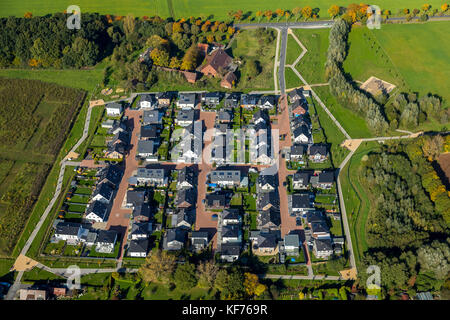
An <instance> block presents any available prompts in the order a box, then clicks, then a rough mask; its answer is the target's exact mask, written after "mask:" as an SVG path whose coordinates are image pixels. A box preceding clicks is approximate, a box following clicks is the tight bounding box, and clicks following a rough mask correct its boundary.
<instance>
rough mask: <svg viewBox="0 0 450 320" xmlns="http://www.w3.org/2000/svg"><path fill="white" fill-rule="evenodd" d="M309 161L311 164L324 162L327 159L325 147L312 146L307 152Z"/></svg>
mask: <svg viewBox="0 0 450 320" xmlns="http://www.w3.org/2000/svg"><path fill="white" fill-rule="evenodd" d="M308 155H309V160H311V161H313V162H324V161H325V160H326V159H328V151H327V146H326V145H322V144H313V145H311V146H310V147H309V150H308Z"/></svg>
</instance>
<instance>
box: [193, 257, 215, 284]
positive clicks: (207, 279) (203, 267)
mask: <svg viewBox="0 0 450 320" xmlns="http://www.w3.org/2000/svg"><path fill="white" fill-rule="evenodd" d="M197 271H198V286H199V287H201V288H212V287H213V286H214V281H215V280H216V276H217V273H218V271H219V267H218V266H217V265H216V264H215V263H214V261H212V260H211V261H205V262H201V263H200V264H199V265H198V267H197Z"/></svg>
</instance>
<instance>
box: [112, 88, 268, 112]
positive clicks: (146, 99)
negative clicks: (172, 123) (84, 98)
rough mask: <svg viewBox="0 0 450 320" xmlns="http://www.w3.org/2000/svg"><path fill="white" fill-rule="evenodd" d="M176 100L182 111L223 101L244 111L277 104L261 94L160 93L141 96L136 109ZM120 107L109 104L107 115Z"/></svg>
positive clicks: (119, 110) (145, 108)
mask: <svg viewBox="0 0 450 320" xmlns="http://www.w3.org/2000/svg"><path fill="white" fill-rule="evenodd" d="M175 100H176V105H177V107H178V108H180V109H182V110H188V109H194V108H195V107H196V106H197V105H198V104H199V103H200V104H202V105H204V106H207V107H210V108H215V107H217V106H218V105H219V104H220V103H221V101H222V100H224V107H225V108H232V109H234V108H237V107H242V108H245V109H253V108H260V109H267V110H270V109H272V108H274V107H275V106H276V104H277V96H275V95H262V94H241V93H239V92H233V93H223V92H218V91H216V92H199V93H195V92H179V93H178V94H176V93H174V92H160V93H148V94H141V95H140V100H139V102H138V103H137V107H138V108H139V109H141V110H154V109H157V108H162V107H167V106H169V105H170V104H171V103H172V101H175ZM108 106H109V109H108ZM121 108H122V106H121V105H120V104H118V103H110V104H108V105H107V110H109V112H108V115H111V116H113V115H116V116H117V115H120V114H121V113H122V111H123V109H121Z"/></svg>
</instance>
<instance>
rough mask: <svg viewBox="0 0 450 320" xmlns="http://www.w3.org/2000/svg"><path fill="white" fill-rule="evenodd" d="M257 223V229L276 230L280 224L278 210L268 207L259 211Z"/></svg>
mask: <svg viewBox="0 0 450 320" xmlns="http://www.w3.org/2000/svg"><path fill="white" fill-rule="evenodd" d="M256 219H257V223H258V229H259V230H262V229H265V230H278V229H280V226H281V215H280V210H279V209H278V208H275V207H270V208H269V209H266V210H261V211H259V214H258V217H257V218H256Z"/></svg>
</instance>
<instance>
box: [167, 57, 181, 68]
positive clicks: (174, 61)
mask: <svg viewBox="0 0 450 320" xmlns="http://www.w3.org/2000/svg"><path fill="white" fill-rule="evenodd" d="M180 67H181V61H180V59H178V58H177V57H172V58H171V59H170V63H169V68H172V69H179V68H180Z"/></svg>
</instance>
